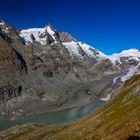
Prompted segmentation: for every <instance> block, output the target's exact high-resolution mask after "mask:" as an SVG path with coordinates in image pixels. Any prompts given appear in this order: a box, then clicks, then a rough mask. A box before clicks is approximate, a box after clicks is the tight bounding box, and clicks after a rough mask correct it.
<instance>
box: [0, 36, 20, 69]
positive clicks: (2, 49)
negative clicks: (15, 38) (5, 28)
mask: <svg viewBox="0 0 140 140" xmlns="http://www.w3.org/2000/svg"><path fill="white" fill-rule="evenodd" d="M20 69H21V67H20V61H19V60H18V59H17V56H16V53H15V52H14V50H13V49H12V48H10V47H9V46H8V44H7V43H6V42H5V41H4V40H3V38H2V37H1V36H0V72H6V71H15V70H20Z"/></svg>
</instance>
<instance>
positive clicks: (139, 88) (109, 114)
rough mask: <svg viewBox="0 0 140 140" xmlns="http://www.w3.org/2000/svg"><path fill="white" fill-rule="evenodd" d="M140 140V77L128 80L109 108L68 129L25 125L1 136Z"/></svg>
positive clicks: (48, 139) (40, 139)
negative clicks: (132, 139)
mask: <svg viewBox="0 0 140 140" xmlns="http://www.w3.org/2000/svg"><path fill="white" fill-rule="evenodd" d="M134 135H136V136H140V75H136V76H133V77H132V78H131V79H129V80H127V81H126V82H125V83H124V84H123V85H122V87H120V88H119V89H117V90H116V91H115V95H114V99H113V100H112V101H111V102H110V103H109V104H108V105H107V106H105V107H103V108H101V109H97V110H96V111H95V112H93V113H91V114H89V115H87V116H86V117H83V118H82V119H80V120H78V121H75V122H72V123H70V124H67V125H59V126H35V125H32V124H28V125H23V126H20V127H15V128H12V129H9V130H7V131H5V132H3V133H2V134H0V138H1V139H8V140H25V139H26V140H101V139H103V140H126V139H127V138H128V137H129V136H134Z"/></svg>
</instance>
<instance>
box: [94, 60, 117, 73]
mask: <svg viewBox="0 0 140 140" xmlns="http://www.w3.org/2000/svg"><path fill="white" fill-rule="evenodd" d="M95 70H96V71H100V72H102V73H117V72H119V68H118V67H117V66H115V65H113V64H112V62H111V61H110V60H109V59H103V60H101V61H100V62H99V63H98V64H96V65H95Z"/></svg>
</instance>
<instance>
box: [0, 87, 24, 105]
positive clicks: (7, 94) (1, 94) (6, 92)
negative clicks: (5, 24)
mask: <svg viewBox="0 0 140 140" xmlns="http://www.w3.org/2000/svg"><path fill="white" fill-rule="evenodd" d="M21 92H22V86H18V87H15V85H5V86H2V87H0V101H1V102H6V101H8V100H10V99H12V98H15V97H17V96H21Z"/></svg>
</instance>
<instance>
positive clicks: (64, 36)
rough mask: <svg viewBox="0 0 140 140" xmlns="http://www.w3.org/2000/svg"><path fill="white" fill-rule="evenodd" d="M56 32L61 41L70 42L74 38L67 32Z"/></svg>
mask: <svg viewBox="0 0 140 140" xmlns="http://www.w3.org/2000/svg"><path fill="white" fill-rule="evenodd" d="M58 34H59V39H60V41H61V42H71V41H75V40H76V39H74V38H73V37H72V36H71V35H70V34H69V33H67V32H59V33H58Z"/></svg>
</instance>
